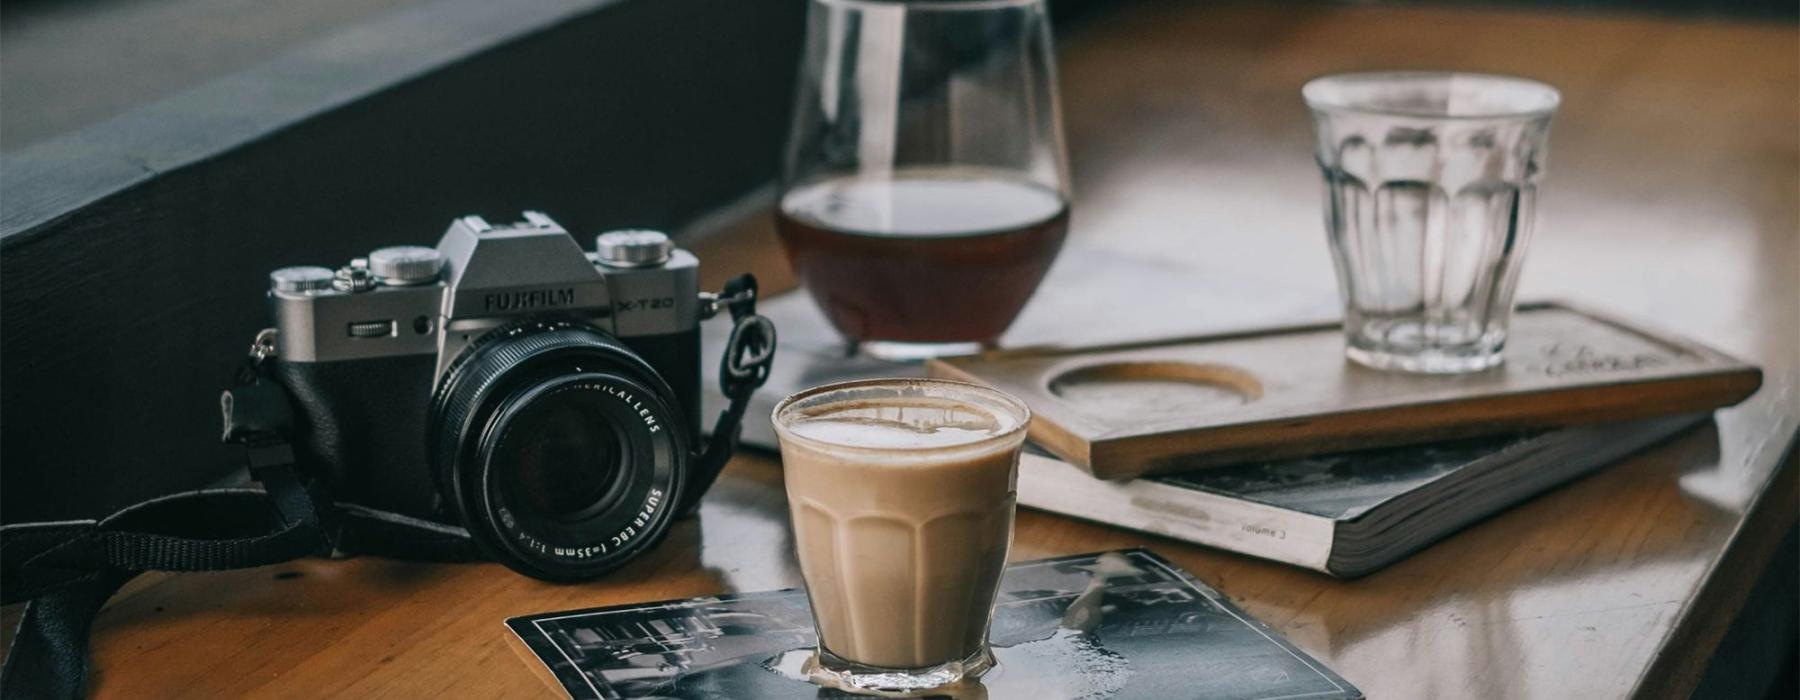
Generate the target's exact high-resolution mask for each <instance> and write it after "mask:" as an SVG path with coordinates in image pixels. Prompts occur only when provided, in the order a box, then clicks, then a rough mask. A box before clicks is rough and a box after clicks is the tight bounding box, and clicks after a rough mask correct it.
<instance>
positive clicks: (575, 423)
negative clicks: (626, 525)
mask: <svg viewBox="0 0 1800 700" xmlns="http://www.w3.org/2000/svg"><path fill="white" fill-rule="evenodd" d="M600 401H602V399H601V398H600V397H599V396H598V395H596V394H594V393H592V392H589V393H565V394H561V395H557V396H553V397H548V398H540V399H538V400H537V401H535V402H532V403H531V404H529V405H528V406H527V407H526V408H525V410H524V411H522V412H521V413H520V415H518V416H516V417H514V418H513V420H512V422H511V423H509V425H508V428H507V430H506V432H505V434H503V435H502V436H501V437H500V440H499V442H498V443H497V444H496V445H495V447H494V454H493V457H492V459H494V460H496V461H499V462H501V463H504V464H508V465H511V466H512V469H513V470H514V474H513V475H512V476H510V477H508V478H506V479H503V480H502V484H503V485H504V486H503V488H506V489H510V492H511V493H510V495H511V496H512V497H513V499H514V500H516V501H517V502H519V503H522V504H524V505H526V506H529V507H530V508H531V509H532V510H535V511H538V512H541V513H543V514H545V515H546V516H547V517H552V518H557V519H561V520H577V519H580V518H582V517H584V516H589V515H592V514H593V513H594V512H595V511H597V510H600V509H604V508H606V507H608V506H610V505H612V504H613V503H614V502H615V501H616V500H618V497H619V496H620V495H621V494H622V493H623V492H624V488H623V487H624V486H625V485H626V484H627V483H628V482H629V480H628V479H625V478H624V476H625V471H624V461H625V458H624V455H623V451H624V448H623V443H624V441H625V439H626V438H625V437H624V436H623V435H620V434H619V433H620V430H619V428H618V427H617V426H613V425H609V424H607V423H606V422H605V421H606V414H605V411H604V410H602V407H601V406H599V405H598V404H599V403H600Z"/></svg>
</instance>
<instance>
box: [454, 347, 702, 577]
mask: <svg viewBox="0 0 1800 700" xmlns="http://www.w3.org/2000/svg"><path fill="white" fill-rule="evenodd" d="M677 405H678V404H677V403H676V402H675V401H674V399H673V393H672V392H670V391H669V389H668V386H667V385H666V384H665V383H664V382H663V381H662V380H661V378H660V377H658V376H657V375H656V373H655V372H654V371H653V370H652V369H651V368H650V366H649V364H648V363H646V362H644V361H643V360H642V359H641V358H639V357H638V356H637V355H636V354H635V353H632V352H631V350H630V349H628V348H626V347H625V346H624V345H622V344H620V343H619V342H618V341H617V340H615V339H613V338H612V337H611V336H609V335H607V334H605V333H604V332H601V331H599V330H597V329H593V328H590V327H586V326H580V325H573V324H559V323H547V322H542V321H532V322H528V323H524V324H519V325H516V326H513V327H508V328H502V329H498V330H496V331H493V332H490V333H489V334H488V335H486V336H484V337H483V338H481V339H478V340H477V342H476V343H474V344H472V345H471V346H470V347H469V348H467V349H465V350H464V351H463V353H462V354H461V355H460V356H459V357H458V358H457V360H456V361H455V362H453V363H452V365H451V367H450V369H449V370H448V371H447V372H446V374H445V377H444V380H443V381H442V382H441V383H440V388H439V391H438V393H437V395H436V396H435V397H434V401H433V412H432V423H431V427H430V429H431V431H432V439H433V450H432V461H433V465H434V472H435V475H436V476H437V478H438V486H439V490H440V492H441V493H443V494H444V496H445V499H446V501H448V502H450V503H451V504H452V505H453V506H454V508H455V509H456V511H457V515H458V516H459V517H460V518H461V519H462V521H463V523H464V525H465V526H467V527H468V529H469V531H470V533H471V534H472V535H474V536H475V537H476V540H477V542H479V543H480V544H482V545H483V547H484V549H486V550H488V552H489V553H490V554H491V555H493V556H494V558H496V559H498V560H500V561H501V562H503V563H505V564H506V565H507V566H509V567H512V568H513V569H515V570H518V571H520V572H522V573H525V574H527V575H531V576H534V577H537V578H543V579H548V580H559V581H575V580H585V579H589V578H592V577H594V576H597V575H599V574H600V573H604V572H605V571H607V570H610V569H612V568H614V567H616V566H618V565H619V564H621V563H623V562H624V561H626V560H627V559H629V558H631V557H632V556H634V555H636V554H637V553H638V552H640V551H642V550H643V549H644V548H646V547H648V546H649V545H650V544H652V543H654V542H655V541H656V540H657V539H659V538H660V536H661V535H662V534H663V532H664V531H666V530H667V528H668V525H669V523H670V522H671V521H672V519H673V512H674V505H675V503H676V502H677V499H678V498H679V491H680V489H681V487H682V482H683V480H684V477H685V474H686V471H687V469H688V464H687V460H688V454H687V453H688V444H689V443H688V437H687V430H686V427H685V426H684V425H681V424H679V421H680V419H679V418H678V415H679V414H678V413H677V412H676V410H675V407H676V406H677ZM614 443H616V445H615V444H614ZM575 492H579V493H575Z"/></svg>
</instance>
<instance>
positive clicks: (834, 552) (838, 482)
mask: <svg viewBox="0 0 1800 700" xmlns="http://www.w3.org/2000/svg"><path fill="white" fill-rule="evenodd" d="M776 415H777V417H776V425H777V428H778V430H779V431H780V432H781V437H782V440H781V450H782V461H783V468H784V470H785V472H786V476H785V479H786V482H787V492H788V502H789V508H790V510H791V512H792V515H793V519H794V539H795V547H796V548H797V550H798V554H799V558H800V566H801V570H802V572H803V573H804V575H805V577H806V585H807V594H808V596H809V597H810V598H811V600H812V605H813V614H814V616H815V617H816V620H817V623H818V630H819V640H820V647H821V649H822V651H824V652H828V653H829V654H832V655H835V656H837V657H839V658H841V659H843V660H846V661H850V662H853V663H856V664H861V665H865V666H874V667H880V668H893V669H918V668H925V667H932V666H937V665H940V664H946V663H959V662H962V663H967V664H968V665H970V666H972V667H975V668H973V669H972V670H975V671H979V669H980V667H983V666H985V664H986V663H987V662H988V659H987V657H986V641H987V628H988V623H989V620H990V617H991V615H992V612H993V604H994V594H995V591H996V589H997V586H998V584H999V581H1000V572H1001V569H1002V568H1003V567H1004V566H1005V564H1006V554H1007V550H1008V548H1009V547H1010V545H1011V542H1012V525H1013V510H1014V506H1015V499H1016V493H1015V483H1016V478H1017V473H1018V470H1017V465H1018V453H1019V446H1020V445H1021V443H1022V442H1023V439H1024V427H1025V422H1026V420H1027V419H1028V416H1029V414H1028V413H1026V412H1025V410H1024V407H1023V405H1020V404H1018V403H1017V402H1016V400H1012V399H1011V397H1007V396H1005V395H1004V394H1000V393H999V392H995V391H992V390H988V389H984V388H981V387H975V386H973V385H964V384H959V383H955V382H936V381H927V380H876V381H871V382H852V383H849V384H843V385H837V386H836V387H826V388H824V389H821V390H814V391H813V392H806V393H803V394H800V395H796V396H795V397H793V398H790V399H789V400H788V401H786V402H783V406H782V408H778V409H777V412H776Z"/></svg>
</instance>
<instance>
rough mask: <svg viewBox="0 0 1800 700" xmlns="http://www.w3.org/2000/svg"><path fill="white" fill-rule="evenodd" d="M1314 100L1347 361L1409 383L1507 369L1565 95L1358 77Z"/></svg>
mask: <svg viewBox="0 0 1800 700" xmlns="http://www.w3.org/2000/svg"><path fill="white" fill-rule="evenodd" d="M1302 92H1303V95H1304V96H1305V98H1306V104H1307V106H1308V107H1310V108H1311V109H1312V114H1313V125H1314V129H1315V133H1316V135H1317V137H1318V154H1317V156H1318V161H1319V167H1320V169H1321V171H1322V172H1323V174H1324V179H1325V227H1326V231H1327V233H1328V234H1329V236H1330V240H1331V251H1332V256H1333V259H1334V262H1335V263H1336V265H1337V274H1338V288H1339V290H1340V291H1341V292H1342V294H1343V299H1344V332H1345V336H1346V343H1345V354H1347V355H1348V356H1349V357H1350V359H1352V360H1355V361H1357V362H1359V363H1361V364H1364V365H1367V366H1369V367H1374V368H1377V369H1384V370H1399V371H1408V372H1434V373H1453V372H1472V371H1479V370H1484V369H1488V368H1491V367H1494V366H1497V365H1499V364H1500V362H1501V358H1502V355H1501V350H1502V349H1503V348H1504V346H1505V344H1506V331H1507V324H1508V322H1509V320H1510V318H1511V315H1512V307H1513V291H1514V289H1515V287H1517V285H1518V280H1519V268H1520V263H1521V261H1522V260H1523V259H1524V255H1525V247H1526V243H1527V242H1528V241H1529V240H1530V238H1531V231H1532V225H1533V222H1534V218H1535V213H1536V208H1537V207H1536V204H1537V187H1538V180H1539V178H1541V177H1542V176H1543V174H1544V156H1545V147H1546V137H1547V136H1548V134H1549V129H1550V117H1551V115H1552V114H1553V113H1554V112H1555V111H1556V107H1557V104H1558V102H1559V101H1560V96H1559V95H1558V94H1557V92H1556V89H1555V88H1552V87H1550V86H1548V85H1545V84H1543V83H1540V82H1536V81H1532V80H1526V79H1523V78H1511V77H1505V76H1498V75H1480V74H1470V73H1355V74H1344V75H1333V76H1327V77H1323V78H1319V79H1316V80H1313V81H1312V82H1309V83H1307V84H1306V86H1305V88H1303V90H1302Z"/></svg>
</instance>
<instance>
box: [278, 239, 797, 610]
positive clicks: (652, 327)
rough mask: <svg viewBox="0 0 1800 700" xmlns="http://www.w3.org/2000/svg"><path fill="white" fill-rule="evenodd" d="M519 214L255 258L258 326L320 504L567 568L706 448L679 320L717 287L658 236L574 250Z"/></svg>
mask: <svg viewBox="0 0 1800 700" xmlns="http://www.w3.org/2000/svg"><path fill="white" fill-rule="evenodd" d="M524 217H525V220H524V221H522V222H520V223H515V224H504V225H496V224H490V223H488V222H487V221H484V220H482V219H481V218H480V217H476V216H466V217H463V218H460V219H457V220H455V221H454V222H452V223H451V224H450V229H449V230H448V231H446V232H445V233H444V235H443V238H442V239H441V240H439V241H438V244H437V247H435V248H427V247H419V246H401V247H392V248H382V249H380V250H376V251H374V252H371V253H369V255H368V257H367V258H359V259H357V260H354V261H351V262H350V263H349V264H348V265H345V266H343V267H339V268H336V269H329V268H324V267H287V268H282V269H279V270H276V271H274V272H273V273H271V274H270V275H269V279H270V284H271V291H270V292H269V298H270V301H271V305H272V307H273V312H274V320H275V329H274V337H273V338H267V337H266V336H267V334H268V332H267V331H265V337H262V338H259V343H263V344H265V345H271V346H272V348H271V350H272V352H273V357H272V358H271V363H272V372H273V376H274V378H275V379H276V380H277V381H278V382H279V383H280V384H281V385H283V386H284V387H285V388H286V389H288V390H289V392H290V393H291V394H292V397H293V403H294V405H295V408H296V409H297V414H298V415H297V425H296V432H297V435H295V436H293V442H294V445H295V448H296V452H297V453H298V456H299V458H300V463H301V464H302V465H303V467H305V468H306V469H308V470H309V472H310V473H311V474H312V475H313V476H314V477H315V478H318V479H321V480H322V481H323V482H324V484H325V485H326V486H327V487H328V489H329V490H330V492H331V494H332V496H333V497H334V498H336V499H337V500H338V501H339V502H344V503H351V504H356V505H359V506H363V507H366V508H372V509H379V510H385V511H391V512H395V513H399V514H403V515H408V516H413V517H418V518H425V519H429V520H433V521H437V522H442V523H448V524H454V525H461V526H463V527H464V528H466V529H467V530H468V532H469V534H470V535H471V537H472V538H473V539H474V540H475V541H476V542H477V543H478V544H479V545H480V546H481V548H482V549H483V550H484V551H485V552H486V553H487V554H488V555H489V556H490V557H491V558H493V559H496V560H498V561H501V562H503V563H505V564H506V565H508V566H510V567H512V568H513V569H515V570H518V571H520V572H522V573H525V574H527V575H531V576H534V577H537V578H543V579H548V580H564V581H566V580H581V579H587V578H592V577H593V576H596V575H598V574H599V573H602V572H604V571H606V570H608V569H611V568H613V567H615V566H617V565H618V564H620V563H622V562H623V561H624V560H626V559H628V558H630V557H631V556H633V555H634V554H636V553H638V552H640V551H642V550H643V549H644V548H646V547H648V546H649V545H650V544H652V543H654V542H655V541H656V540H657V539H658V538H659V537H660V536H661V535H662V534H663V532H664V531H666V530H667V529H668V527H669V525H670V523H671V521H672V520H673V519H674V518H675V517H676V516H677V515H678V514H680V513H681V512H683V511H685V510H686V509H688V508H689V507H691V506H692V504H693V503H694V502H695V501H697V500H698V499H699V497H700V495H701V492H703V491H704V490H705V488H706V487H707V486H709V485H710V484H711V483H712V480H713V477H714V476H716V475H717V471H718V469H719V468H720V466H722V465H723V463H724V461H725V459H724V456H725V455H718V454H712V455H707V454H703V453H702V451H701V450H699V449H698V448H697V445H699V443H700V440H699V430H700V386H699V384H700V331H699V323H700V321H701V320H702V318H703V317H705V316H710V315H711V314H712V313H713V312H714V311H716V310H717V309H718V308H720V307H721V306H722V304H721V302H720V300H719V298H718V297H717V296H716V295H709V294H702V293H701V292H700V290H699V285H698V276H697V273H698V269H699V261H698V260H697V259H695V257H694V256H693V255H692V254H690V253H688V252H687V251H685V250H682V249H680V248H676V247H674V245H673V244H672V243H671V242H670V240H669V238H668V237H667V236H665V235H663V234H661V233H657V232H653V231H615V232H610V233H605V234H601V235H600V236H598V237H597V240H596V241H595V247H594V249H593V250H592V251H591V252H590V251H585V250H583V249H582V247H581V246H580V244H578V243H577V242H576V240H575V239H574V238H573V237H571V236H570V234H569V232H568V231H565V230H564V229H563V228H562V227H561V226H559V225H557V223H556V222H555V221H552V220H551V219H550V218H549V217H547V216H545V215H543V214H541V213H538V212H525V214H524ZM753 292H754V286H753V285H752V287H751V293H752V294H753ZM734 315H736V314H735V312H734ZM756 318H758V319H759V320H760V317H756ZM764 323H765V324H766V321H764ZM770 332H771V336H770V337H769V338H768V345H769V347H768V348H767V351H768V352H772V350H773V347H772V346H773V338H772V329H771V331H770ZM733 335H734V338H735V337H736V335H737V334H736V333H735V332H734V334H733ZM765 359H766V358H765ZM746 395H747V392H746ZM733 430H735V426H733ZM733 434H734V435H735V432H734V433H733ZM715 442H717V441H715ZM714 446H715V447H716V446H717V445H716V444H715V445H714ZM723 451H726V452H728V451H729V447H726V448H725V450H723Z"/></svg>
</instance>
